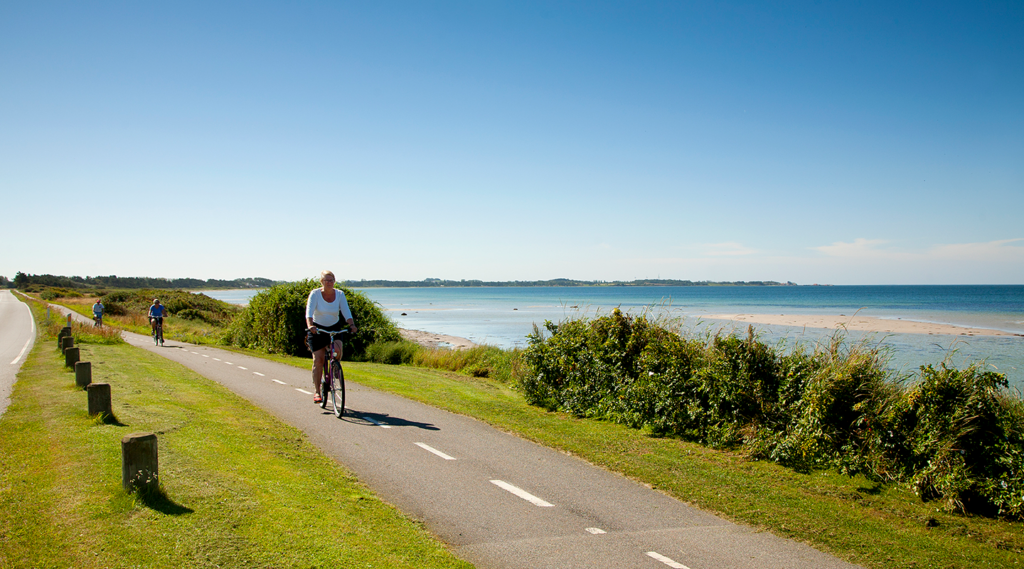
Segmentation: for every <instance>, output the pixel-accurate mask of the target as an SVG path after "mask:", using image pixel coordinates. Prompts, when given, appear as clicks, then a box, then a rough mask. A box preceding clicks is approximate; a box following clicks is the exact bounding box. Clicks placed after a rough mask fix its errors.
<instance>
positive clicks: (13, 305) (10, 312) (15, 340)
mask: <svg viewBox="0 0 1024 569" xmlns="http://www.w3.org/2000/svg"><path fill="white" fill-rule="evenodd" d="M35 338H36V324H35V320H34V319H33V318H32V311H31V310H29V308H28V306H27V305H26V304H25V303H24V302H21V301H20V300H18V299H17V298H14V294H13V293H11V291H9V290H0V415H3V414H4V411H6V410H7V406H8V405H10V403H11V399H10V397H11V389H13V388H14V380H15V378H16V377H17V375H18V371H19V370H20V369H21V364H22V363H24V362H25V355H26V354H28V352H29V350H31V349H32V344H33V342H34V340H35Z"/></svg>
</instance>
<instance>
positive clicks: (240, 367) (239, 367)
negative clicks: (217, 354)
mask: <svg viewBox="0 0 1024 569" xmlns="http://www.w3.org/2000/svg"><path fill="white" fill-rule="evenodd" d="M238 369H244V370H245V371H249V370H248V369H247V368H244V367H242V366H238Z"/></svg>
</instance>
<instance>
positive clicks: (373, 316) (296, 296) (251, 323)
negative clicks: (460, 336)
mask: <svg viewBox="0 0 1024 569" xmlns="http://www.w3.org/2000/svg"><path fill="white" fill-rule="evenodd" d="M319 286H320V283H319V281H317V280H316V279H308V280H305V281H298V282H293V283H284V284H278V285H274V286H272V287H270V288H268V289H266V290H264V291H261V292H259V293H258V294H256V296H254V297H252V299H250V300H249V306H247V307H246V308H245V309H244V310H243V311H242V312H241V314H239V315H238V317H237V318H236V319H235V320H234V322H232V324H231V327H230V329H229V331H228V342H229V343H231V344H233V345H236V346H240V347H243V348H253V349H257V350H261V351H264V352H267V353H278V354H290V355H294V356H304V357H310V355H311V354H310V353H309V350H308V349H307V348H306V300H307V299H308V298H309V293H310V291H312V290H313V289H314V288H319ZM338 289H339V290H341V291H342V292H344V293H345V297H346V298H347V299H348V304H349V308H350V309H351V310H352V317H353V319H354V320H355V322H356V326H357V327H358V329H359V331H358V332H357V333H356V335H355V336H353V337H347V338H346V340H345V359H360V358H362V357H363V356H364V354H365V353H366V349H367V348H368V347H369V346H370V345H371V344H373V343H375V342H397V341H399V340H400V339H401V335H400V334H399V332H398V328H397V327H396V326H395V324H394V323H393V322H392V321H391V319H389V318H388V317H387V315H386V314H384V311H383V310H382V309H381V307H380V306H379V305H378V304H376V303H375V302H373V301H372V300H370V299H369V298H367V297H366V295H364V294H362V293H360V292H358V291H353V290H350V289H347V288H343V287H338Z"/></svg>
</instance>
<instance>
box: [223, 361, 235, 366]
mask: <svg viewBox="0 0 1024 569" xmlns="http://www.w3.org/2000/svg"><path fill="white" fill-rule="evenodd" d="M224 363H226V364H228V365H229V366H233V365H235V364H233V363H231V362H224Z"/></svg>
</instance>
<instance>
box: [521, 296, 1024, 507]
mask: <svg viewBox="0 0 1024 569" xmlns="http://www.w3.org/2000/svg"><path fill="white" fill-rule="evenodd" d="M545 329H546V331H547V332H549V333H550V337H547V338H545V337H544V333H543V332H542V331H541V330H539V329H537V328H536V327H535V329H534V333H533V334H532V335H531V336H530V345H529V347H528V348H527V349H526V350H525V352H524V353H523V358H522V359H523V361H524V362H525V366H526V369H525V371H524V372H523V373H522V374H521V376H520V379H519V381H518V383H517V385H518V387H519V388H520V390H521V391H522V392H523V394H524V395H525V397H526V399H527V401H529V402H530V403H532V404H535V405H539V406H543V407H546V408H548V409H558V410H562V411H566V412H569V413H573V414H574V415H577V416H580V417H597V418H606V419H611V420H614V421H617V422H620V423H624V424H627V425H630V426H632V427H635V428H644V429H649V430H650V431H652V432H653V433H660V434H667V435H673V436H679V437H683V438H685V439H688V440H692V441H696V442H700V443H703V444H707V445H711V446H718V447H722V446H725V447H729V446H738V445H742V447H743V448H744V449H745V450H746V451H747V452H748V453H749V454H750V456H751V457H753V458H757V459H766V460H772V461H775V462H778V463H781V464H785V465H788V466H790V467H793V468H796V469H800V470H811V469H836V470H838V471H839V472H844V473H847V474H851V475H852V474H856V473H863V474H866V475H867V476H868V477H870V478H873V479H876V480H883V481H895V482H900V483H905V484H908V485H909V486H911V487H912V488H913V489H914V490H915V491H916V492H917V493H918V494H919V495H920V496H921V497H922V499H925V500H941V501H942V502H943V504H944V506H945V507H946V508H947V509H949V510H954V511H960V512H972V513H980V514H986V515H1001V516H1006V517H1012V518H1017V519H1019V518H1022V517H1024V403H1022V402H1021V400H1020V398H1019V397H1017V396H1012V395H1011V394H1009V392H1008V391H1007V382H1006V378H1005V376H1003V375H1002V374H998V373H993V372H985V371H981V369H980V368H979V367H978V366H977V365H972V366H969V367H968V368H966V369H963V370H957V369H953V368H950V367H948V366H946V365H945V364H943V365H942V366H941V367H940V368H939V369H935V368H933V367H932V366H924V367H922V368H921V370H920V378H919V380H918V381H917V382H916V383H907V378H904V377H894V376H892V375H891V374H890V372H888V371H887V366H886V364H887V359H886V357H887V354H886V353H885V352H884V351H882V350H880V349H878V348H873V347H869V346H867V345H865V344H856V345H852V346H850V345H847V344H846V343H845V341H844V337H843V336H842V335H841V334H837V335H836V336H835V337H833V338H832V340H831V342H828V343H825V344H822V345H818V346H815V348H814V350H813V351H812V352H807V351H805V350H804V349H803V348H801V347H799V346H798V347H796V348H795V349H792V350H789V351H788V352H787V353H783V352H782V350H780V349H777V348H773V347H771V346H768V345H766V344H764V343H763V342H761V341H759V340H758V339H757V337H756V335H755V334H754V331H753V329H752V328H749V329H748V333H747V337H746V338H739V337H737V336H732V335H730V336H714V337H711V338H706V339H704V340H703V341H701V340H696V339H692V338H684V337H682V336H681V335H680V334H679V333H678V332H679V330H678V328H677V327H672V326H666V325H664V324H663V323H658V322H652V321H650V320H649V319H647V318H646V317H645V316H643V315H641V316H631V315H627V314H622V313H621V312H620V311H618V310H616V311H614V312H613V313H612V314H611V315H609V316H605V317H600V318H596V319H592V320H588V319H577V320H569V321H566V322H562V323H560V324H557V325H556V324H552V323H551V322H547V323H545Z"/></svg>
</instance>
